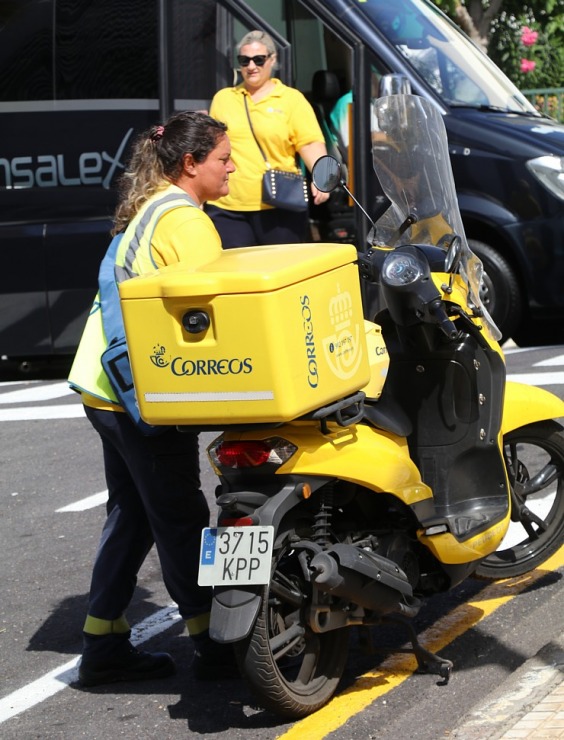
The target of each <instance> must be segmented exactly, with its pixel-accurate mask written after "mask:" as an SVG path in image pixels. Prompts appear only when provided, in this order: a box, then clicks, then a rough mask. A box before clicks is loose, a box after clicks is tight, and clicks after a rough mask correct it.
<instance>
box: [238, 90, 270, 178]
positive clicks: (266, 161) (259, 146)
mask: <svg viewBox="0 0 564 740" xmlns="http://www.w3.org/2000/svg"><path fill="white" fill-rule="evenodd" d="M243 97H244V100H245V113H246V114H247V119H248V121H249V127H250V129H251V134H252V135H253V139H254V140H255V141H256V143H257V146H258V148H259V151H260V153H261V154H262V158H263V159H264V163H265V164H266V169H267V170H269V169H270V164H269V162H268V159H267V158H266V156H265V154H264V152H263V150H262V147H261V145H260V144H259V140H258V139H257V137H256V136H255V131H254V129H253V124H252V123H251V115H250V113H249V106H248V105H247V96H246V95H245V94H243Z"/></svg>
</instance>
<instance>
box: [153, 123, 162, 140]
mask: <svg viewBox="0 0 564 740" xmlns="http://www.w3.org/2000/svg"><path fill="white" fill-rule="evenodd" d="M164 130H165V127H164V126H157V127H156V129H155V131H154V132H153V135H152V136H151V139H152V140H153V141H158V140H159V139H162V138H163V134H164Z"/></svg>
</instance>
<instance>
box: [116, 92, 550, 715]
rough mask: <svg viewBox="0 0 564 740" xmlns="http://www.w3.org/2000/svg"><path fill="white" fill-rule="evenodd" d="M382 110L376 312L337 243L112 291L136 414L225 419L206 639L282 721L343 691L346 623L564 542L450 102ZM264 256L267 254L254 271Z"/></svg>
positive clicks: (439, 662) (372, 282) (437, 665)
mask: <svg viewBox="0 0 564 740" xmlns="http://www.w3.org/2000/svg"><path fill="white" fill-rule="evenodd" d="M376 116H377V120H378V127H379V131H378V137H377V141H376V142H375V145H374V165H375V169H376V172H377V174H378V177H379V179H380V183H381V185H382V188H383V190H384V193H385V194H386V196H387V197H388V199H389V201H390V206H389V208H388V210H387V211H386V213H385V214H384V215H383V216H382V217H381V218H380V219H379V220H378V221H377V222H376V224H375V225H374V228H373V230H372V232H371V234H370V248H369V249H368V251H366V252H364V253H362V254H360V255H359V258H358V270H359V272H360V276H361V279H362V281H363V282H364V285H365V287H366V289H367V290H366V292H367V293H368V294H370V293H372V295H373V296H375V297H376V299H377V300H376V302H375V305H377V307H378V308H377V313H376V315H372V316H370V318H371V319H373V320H374V321H365V320H364V319H363V317H362V315H361V317H360V320H359V308H358V296H357V295H356V294H355V286H357V284H358V278H357V277H356V278H354V279H353V277H354V274H357V273H356V270H357V266H356V265H354V264H352V263H351V264H347V265H340V259H337V257H336V255H340V254H341V252H340V251H339V250H341V249H345V250H347V249H348V248H347V247H343V246H342V245H340V246H336V245H335V246H334V247H332V246H330V245H309V246H307V245H304V247H295V248H282V247H280V248H279V247H271V248H257V247H255V248H252V249H246V250H245V249H242V250H229V254H226V255H224V256H223V257H222V259H221V261H219V262H218V263H217V264H215V265H214V264H212V265H208V266H207V267H205V268H203V270H202V271H200V272H199V273H198V274H188V273H186V272H182V271H181V270H180V269H173V270H172V271H170V270H169V271H168V272H167V268H165V270H164V271H161V273H164V274H161V275H160V276H156V277H155V278H154V280H153V283H151V281H150V280H149V285H153V284H154V285H158V290H157V289H156V288H155V289H153V288H150V287H149V289H148V288H147V287H146V286H147V283H143V282H141V283H138V284H137V282H136V281H135V280H132V281H127V282H126V283H124V284H123V286H122V300H123V308H124V318H125V324H126V330H128V342H130V340H131V343H130V350H131V354H132V366H133V371H134V377H135V385H136V388H137V392H138V400H139V404H140V409H141V413H142V415H143V416H144V418H145V419H146V420H147V421H149V422H150V423H153V424H154V423H164V422H168V423H176V424H188V425H193V426H200V427H205V426H206V419H207V420H208V423H209V424H211V425H212V426H213V425H214V424H215V426H216V428H219V429H225V430H226V431H225V432H224V433H223V434H222V436H220V437H219V438H218V439H216V440H215V441H214V442H213V443H212V445H211V446H210V448H209V456H210V460H211V462H212V464H213V466H214V468H215V470H216V472H217V473H218V475H219V477H220V480H221V486H220V487H219V488H218V492H217V504H218V507H219V516H218V526H217V527H214V528H210V529H209V530H206V531H205V532H204V533H203V537H202V551H201V563H200V583H201V584H202V585H212V586H213V587H214V599H213V608H212V614H211V624H210V634H211V636H212V637H213V639H215V640H216V641H218V642H221V643H232V644H233V645H234V649H235V653H236V655H237V658H238V662H239V666H240V669H241V672H242V674H243V676H244V677H245V678H246V680H247V681H248V682H249V684H250V686H251V688H252V690H253V692H254V693H255V695H256V696H257V698H258V699H259V700H260V701H261V703H262V704H263V705H264V706H265V707H266V708H268V709H270V710H272V711H274V712H276V713H279V714H281V715H283V716H286V717H289V718H294V719H295V718H299V717H303V716H305V715H307V714H309V713H311V712H314V711H316V710H317V709H319V708H320V707H321V706H322V705H323V704H325V703H326V702H327V701H328V700H329V699H330V698H331V696H332V695H333V694H334V692H335V691H336V689H337V686H338V683H339V680H340V678H341V675H342V673H343V670H344V666H345V663H346V660H347V654H348V637H349V633H350V629H349V628H350V627H354V626H370V625H378V624H381V623H383V622H386V623H389V622H392V623H395V622H397V623H398V624H401V625H404V626H406V625H407V626H408V628H409V620H410V619H411V618H412V617H414V616H415V615H416V614H417V612H418V610H419V609H420V607H421V605H422V603H423V601H424V599H425V598H426V597H429V596H431V595H433V594H436V593H439V592H444V591H447V590H448V589H450V588H452V587H453V586H455V585H457V584H459V583H460V582H461V581H462V580H464V579H465V578H467V577H468V576H470V575H472V574H478V575H480V576H483V577H489V578H502V577H507V576H513V575H518V574H522V573H525V572H527V571H529V570H531V569H533V568H535V567H537V566H538V565H539V564H540V563H542V562H543V560H545V559H546V558H548V557H549V556H550V555H551V554H553V553H554V552H555V551H556V550H557V549H558V548H559V547H560V546H561V545H562V542H563V541H564V540H563V538H564V434H563V428H562V426H561V425H560V424H559V423H557V422H556V421H554V419H556V418H559V417H564V403H563V402H562V401H561V400H560V399H558V398H557V397H555V396H554V395H552V394H550V393H548V392H546V391H544V390H541V389H538V388H534V387H528V386H524V385H519V384H515V383H508V382H506V372H505V362H504V357H503V352H502V351H501V349H500V346H499V344H498V341H497V340H498V339H499V333H498V331H497V329H496V327H495V326H494V325H493V323H492V321H491V319H490V318H489V316H488V314H487V312H486V310H485V308H484V307H483V306H482V304H481V301H480V294H479V287H480V279H481V263H480V262H479V260H477V258H476V257H475V256H474V255H473V254H472V253H471V252H470V250H469V248H468V245H467V242H466V239H465V236H464V231H463V227H462V223H461V219H460V214H459V211H458V205H457V199H456V193H455V189H454V183H453V178H452V172H451V170H450V160H449V154H448V147H447V141H446V134H445V131H444V124H443V122H442V118H441V116H440V114H439V113H438V112H437V111H436V110H435V109H434V108H433V107H432V106H431V105H430V104H428V103H427V102H426V101H425V100H423V99H422V98H420V97H417V96H412V95H405V94H399V95H390V96H387V97H384V98H380V99H379V100H378V101H377V105H376ZM314 180H315V182H316V185H317V186H318V187H319V188H320V189H321V190H326V191H330V190H331V189H332V188H334V187H335V186H336V185H337V184H339V183H340V184H343V183H342V180H341V174H340V168H339V164H338V162H336V160H333V159H331V158H322V159H321V160H320V161H319V162H318V163H317V164H316V166H315V168H314ZM350 249H352V247H351V248H350ZM353 251H354V250H353ZM346 254H347V255H349V252H346ZM354 255H355V259H356V252H354ZM265 260H267V261H268V260H273V264H274V265H275V266H276V269H274V270H273V271H271V272H268V273H267V272H265V273H264V274H262V273H261V275H260V279H259V278H258V277H257V274H256V272H253V269H254V270H257V269H258V268H257V267H256V266H257V265H259V266H260V265H261V264H262V263H263V262H264V261H265ZM292 260H294V261H295V264H294V263H293V262H292ZM308 260H309V261H308ZM347 260H349V261H350V255H349V257H347ZM347 260H345V262H346V261H347ZM298 262H300V264H301V265H303V264H306V263H307V270H308V279H307V280H305V281H303V283H300V281H299V280H297V279H296V277H295V275H296V271H297V270H298V267H297V263H298ZM265 264H266V262H265ZM300 269H302V268H300ZM303 269H304V270H305V269H306V267H303ZM351 276H353V277H351ZM233 282H236V283H237V291H235V290H234V289H233V288H232V287H230V286H232V283H233ZM210 286H211V287H210ZM357 287H358V286H357ZM147 290H149V293H151V291H152V293H151V297H150V299H148V298H147V296H148V293H147ZM235 292H237V295H235ZM358 293H359V294H360V291H358ZM184 295H186V296H190V297H189V298H184ZM153 297H154V298H155V300H153ZM162 303H164V304H165V306H166V311H164V312H163V320H162V322H161V323H159V322H157V324H158V326H159V330H158V335H157V334H156V333H155V332H153V334H151V331H148V330H147V327H148V326H151V321H152V319H151V317H152V316H154V313H151V312H154V306H155V305H157V306H160V305H161V304H162ZM145 304H146V309H145V308H143V306H145ZM257 305H260V308H259V309H256V308H255V309H253V308H252V307H253V306H257ZM278 306H283V308H282V309H280V308H278ZM226 307H229V308H226ZM323 307H325V309H327V310H325V309H323ZM322 309H323V310H322ZM145 310H146V313H143V311H145ZM171 317H172V322H171V321H170V318H171ZM165 319H166V321H165ZM167 322H168V323H167ZM168 324H170V325H171V327H172V328H171V329H170V331H169V329H168V328H167V327H168ZM263 324H264V327H266V329H265V331H264V333H262V332H263ZM134 326H142V327H143V331H142V332H141V331H140V330H139V333H138V336H134V335H133V331H134V329H133V327H134ZM290 328H292V331H290ZM130 329H131V331H130ZM293 329H295V331H293ZM237 331H238V332H239V335H238V337H237V344H236V345H235V344H233V346H232V351H230V350H228V349H225V347H226V346H227V345H226V344H225V342H229V341H230V338H231V337H233V336H234V335H236V334H237ZM167 332H169V333H167ZM287 335H288V336H289V337H290V338H287ZM294 335H295V336H294ZM143 342H145V345H143ZM148 342H150V343H151V347H154V350H153V353H152V354H151V349H150V347H149V345H148V344H147V343H148ZM222 342H223V343H224V344H222ZM137 345H139V347H140V349H139V351H138V352H137V351H136V347H137ZM173 346H174V349H171V348H172V347H173ZM221 347H223V349H219V348H221ZM235 347H237V349H235ZM198 358H199V359H198ZM143 363H144V364H143ZM275 365H276V367H275ZM263 369H264V373H265V374H264V375H261V374H260V373H261V372H262V371H263ZM275 371H276V372H277V373H278V376H280V377H282V381H281V382H278V381H276V379H275V378H274V377H273V374H274V372H275ZM151 373H152V374H151ZM269 373H270V375H269ZM271 376H272V378H271ZM165 378H166V383H169V384H170V386H167V387H165V385H166V383H165V381H164V379H165ZM253 378H254V379H253ZM329 381H331V382H329ZM277 382H278V384H277ZM297 387H299V388H300V389H301V390H300V393H297V394H296V388H297ZM303 399H307V401H304V400H303ZM161 409H164V411H162V413H161ZM410 633H411V641H412V644H413V651H414V653H415V655H416V657H417V660H418V663H419V666H420V668H421V669H425V670H428V671H430V672H433V673H437V674H439V675H440V676H442V677H443V679H444V681H447V680H448V678H449V675H450V671H451V668H452V664H451V663H450V661H447V660H445V659H443V658H440V657H438V656H436V655H433V654H431V653H429V652H428V651H426V650H425V649H423V647H422V646H421V645H420V644H419V643H418V641H417V637H416V635H415V632H414V630H413V628H411V629H410Z"/></svg>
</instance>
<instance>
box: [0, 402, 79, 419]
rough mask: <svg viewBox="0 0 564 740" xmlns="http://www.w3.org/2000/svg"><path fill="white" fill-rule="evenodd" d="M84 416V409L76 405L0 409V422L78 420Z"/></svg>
mask: <svg viewBox="0 0 564 740" xmlns="http://www.w3.org/2000/svg"><path fill="white" fill-rule="evenodd" d="M80 417H83V418H86V417H85V416H84V407H83V405H82V403H81V402H80V401H79V402H78V403H72V404H67V405H65V406H33V407H31V406H30V407H29V408H21V407H19V408H15V409H0V421H35V420H40V419H78V418H80Z"/></svg>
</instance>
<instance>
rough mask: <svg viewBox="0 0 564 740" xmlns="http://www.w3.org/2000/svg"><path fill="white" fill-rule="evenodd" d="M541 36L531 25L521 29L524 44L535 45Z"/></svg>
mask: <svg viewBox="0 0 564 740" xmlns="http://www.w3.org/2000/svg"><path fill="white" fill-rule="evenodd" d="M538 37H539V34H538V31H533V30H532V29H531V28H529V26H523V30H522V31H521V43H522V44H523V46H534V45H535V44H536V43H537V39H538Z"/></svg>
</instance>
